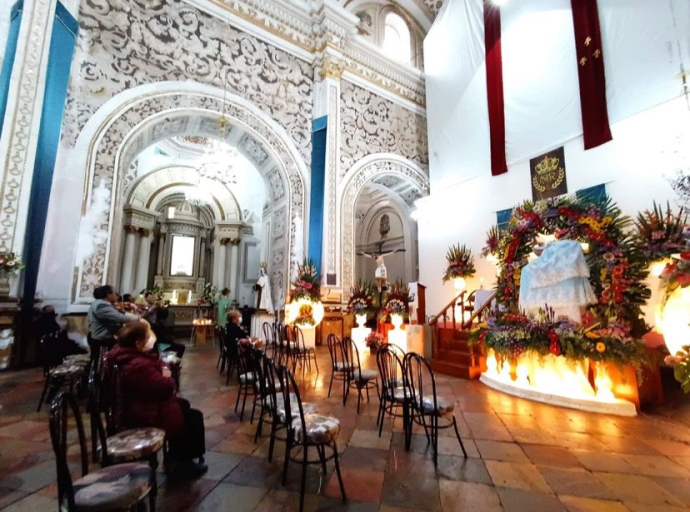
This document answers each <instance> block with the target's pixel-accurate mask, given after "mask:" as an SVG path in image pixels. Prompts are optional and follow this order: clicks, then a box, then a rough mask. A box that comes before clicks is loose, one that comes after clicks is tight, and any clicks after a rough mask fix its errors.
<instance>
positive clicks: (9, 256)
mask: <svg viewBox="0 0 690 512" xmlns="http://www.w3.org/2000/svg"><path fill="white" fill-rule="evenodd" d="M23 268H24V264H23V263H22V260H21V259H20V258H19V256H17V255H15V254H14V253H13V252H8V253H6V254H0V275H7V274H16V273H17V272H19V271H20V270H21V269H23Z"/></svg>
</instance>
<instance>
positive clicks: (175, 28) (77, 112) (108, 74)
mask: <svg viewBox="0 0 690 512" xmlns="http://www.w3.org/2000/svg"><path fill="white" fill-rule="evenodd" d="M231 3H232V5H233V6H234V8H238V9H240V8H241V9H243V10H244V15H245V16H248V15H249V14H248V13H249V12H252V13H253V14H254V15H256V16H259V11H260V12H261V13H263V14H262V15H266V16H269V15H270V16H278V15H279V11H280V12H283V11H282V10H285V9H288V10H287V11H286V12H290V9H292V10H293V11H294V10H299V9H298V8H297V7H295V6H294V5H293V6H292V7H290V8H288V7H286V6H287V3H286V2H280V1H278V0H271V1H270V2H269V1H264V2H258V1H255V0H234V1H233V2H231ZM273 3H276V4H280V5H277V6H273V7H272V6H271V4H273ZM229 4H230V2H229ZM281 9H282V10H281ZM306 12H309V11H308V9H307V11H306ZM281 16H282V15H281ZM302 16H303V17H304V16H305V13H302ZM307 18H308V16H307ZM225 19H227V16H225V17H223V19H218V18H215V17H213V16H211V15H209V14H207V13H206V12H202V11H200V10H198V9H196V8H194V7H191V6H190V5H189V4H188V3H183V2H174V1H173V0H132V1H130V2H122V3H120V2H117V3H116V2H82V5H81V10H80V13H79V24H80V31H79V38H78V43H77V49H76V51H75V57H74V66H73V69H74V70H75V73H73V76H72V80H71V81H70V86H69V91H68V99H67V103H66V108H65V117H64V120H63V130H62V137H63V140H64V141H66V142H67V144H68V145H69V146H72V145H73V144H74V143H75V141H76V138H77V136H78V134H79V132H80V131H81V130H82V128H83V127H84V125H85V124H86V122H87V121H88V120H89V119H90V118H91V117H92V116H93V114H94V113H95V112H96V110H97V109H98V108H99V107H100V106H101V105H103V104H104V103H105V102H106V101H107V100H108V99H110V98H112V97H114V96H115V95H117V94H118V93H121V92H123V91H125V90H127V89H131V88H133V87H135V86H138V85H142V84H147V83H156V82H161V81H166V80H170V81H194V82H197V83H200V84H210V85H214V86H216V87H225V88H226V89H227V91H228V92H229V93H232V94H235V95H238V96H241V97H243V98H245V99H247V100H249V101H251V102H252V103H253V104H254V105H256V106H257V107H258V108H260V109H261V110H262V111H263V112H265V113H266V114H268V115H269V116H271V118H273V119H275V120H276V121H277V122H278V123H279V124H280V125H282V126H283V127H284V128H285V129H286V130H287V132H288V133H289V134H290V135H291V136H292V138H293V140H294V142H295V144H296V146H297V148H298V150H299V151H300V154H301V156H302V158H303V160H304V161H305V162H307V164H308V163H309V161H310V159H311V118H312V102H313V100H312V87H313V81H314V76H313V69H312V67H311V65H310V64H309V63H308V62H307V61H305V60H302V59H299V58H297V57H295V56H294V55H291V54H289V53H287V52H285V51H284V50H281V49H278V48H277V47H275V46H274V45H271V44H268V43H266V42H264V41H261V40H259V39H257V38H256V37H254V36H252V35H249V34H247V33H245V32H242V31H240V30H238V29H237V28H235V27H233V26H231V25H228V23H227V22H226V21H224V20H225ZM285 22H286V23H287V22H289V20H288V19H285ZM294 23H296V22H293V24H294ZM309 31H311V21H310V22H309ZM183 99H184V100H186V99H185V98H183ZM182 106H186V105H184V104H182ZM225 107H226V106H223V105H221V108H225ZM217 111H220V108H218V109H217Z"/></svg>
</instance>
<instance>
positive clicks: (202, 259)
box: [196, 230, 207, 278]
mask: <svg viewBox="0 0 690 512" xmlns="http://www.w3.org/2000/svg"><path fill="white" fill-rule="evenodd" d="M206 236H207V232H206V230H203V231H202V232H201V237H200V240H199V259H198V262H199V265H198V267H197V272H196V276H197V278H200V277H206V276H205V275H204V269H205V268H206Z"/></svg>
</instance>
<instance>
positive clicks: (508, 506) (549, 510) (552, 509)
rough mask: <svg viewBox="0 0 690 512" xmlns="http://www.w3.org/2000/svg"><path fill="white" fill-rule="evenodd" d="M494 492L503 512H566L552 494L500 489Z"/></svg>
mask: <svg viewBox="0 0 690 512" xmlns="http://www.w3.org/2000/svg"><path fill="white" fill-rule="evenodd" d="M496 491H497V492H498V495H499V497H500V498H501V505H502V506H503V510H504V511H505V512H567V511H566V508H565V507H564V506H563V504H562V503H561V502H560V501H559V500H558V498H556V497H555V496H554V495H552V494H544V493H541V492H535V491H525V490H523V489H508V488H501V487H499V488H497V489H496Z"/></svg>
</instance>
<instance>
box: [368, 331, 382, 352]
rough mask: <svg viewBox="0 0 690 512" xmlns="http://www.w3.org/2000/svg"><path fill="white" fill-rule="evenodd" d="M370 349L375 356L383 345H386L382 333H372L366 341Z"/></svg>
mask: <svg viewBox="0 0 690 512" xmlns="http://www.w3.org/2000/svg"><path fill="white" fill-rule="evenodd" d="M364 341H365V342H366V344H367V347H369V350H370V351H371V353H372V354H375V353H376V351H377V350H378V349H379V347H380V346H381V345H383V343H384V337H383V335H382V334H381V333H379V332H376V331H372V332H371V333H370V334H369V336H367V337H366V339H365V340H364Z"/></svg>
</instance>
